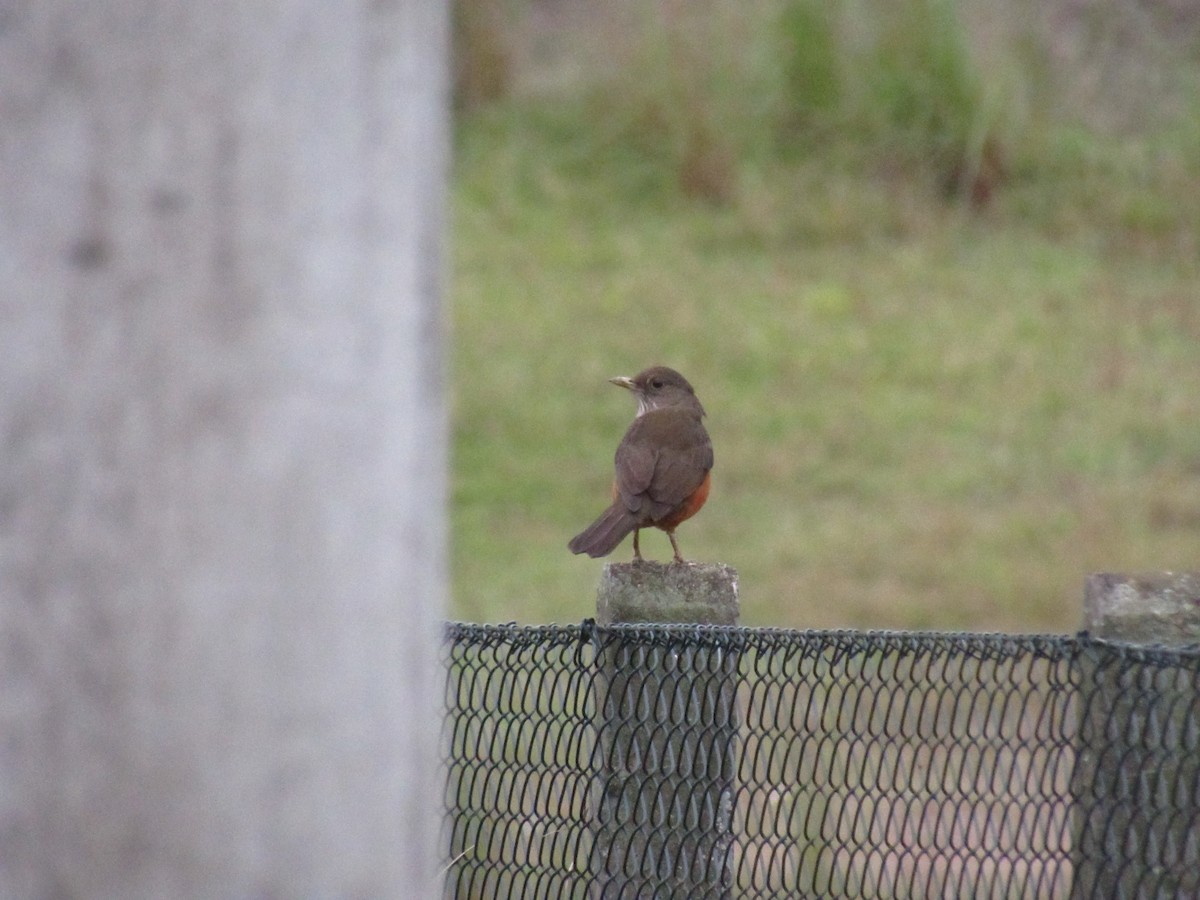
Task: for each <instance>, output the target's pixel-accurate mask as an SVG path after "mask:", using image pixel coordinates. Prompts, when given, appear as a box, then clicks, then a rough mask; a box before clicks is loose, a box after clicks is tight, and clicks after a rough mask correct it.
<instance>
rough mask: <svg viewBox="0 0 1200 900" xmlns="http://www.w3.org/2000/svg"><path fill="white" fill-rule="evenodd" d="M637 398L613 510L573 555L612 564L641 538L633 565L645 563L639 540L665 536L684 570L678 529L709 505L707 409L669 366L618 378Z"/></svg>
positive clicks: (583, 536) (577, 541) (574, 546)
mask: <svg viewBox="0 0 1200 900" xmlns="http://www.w3.org/2000/svg"><path fill="white" fill-rule="evenodd" d="M610 381H612V383H613V384H615V385H618V386H620V387H623V388H627V389H629V390H630V391H632V392H633V394H634V396H635V397H636V398H637V402H638V411H637V416H636V417H635V418H634V420H633V423H632V424H631V425H630V426H629V428H628V430H626V432H625V437H624V438H622V439H621V443H620V445H619V446H618V447H617V454H616V459H615V474H614V477H613V490H612V505H611V506H609V508H608V509H606V510H605V511H604V512H603V513H601V514H600V517H599V518H598V519H596V521H595V522H593V523H592V524H591V525H589V526H588V527H587V528H585V529H584V530H583V531H582V532H580V533H579V534H577V535H576V536H575V537H574V538H572V539H571V542H570V543H569V544H568V545H567V546H568V548H569V549H570V551H571V552H572V553H586V554H588V556H591V557H599V556H607V555H608V554H609V553H611V552H612V551H613V550H614V549H616V546H617V545H618V544H620V543H621V541H623V540H624V539H625V536H626V535H627V534H629V533H630V532H631V531H632V532H633V558H634V560H635V561H637V560H640V559H641V558H642V554H641V551H640V549H639V547H638V532H639V530H640V529H642V528H648V527H651V526H653V527H655V528H661V529H662V530H663V531H665V532H666V533H667V536H668V537H669V538H670V539H671V548H672V549H673V550H674V551H675V561H676V562H683V557H682V556H681V555H680V553H679V544H678V542H677V541H676V540H675V529H676V527H677V526H678V525H679V524H680V523H681V522H684V521H686V520H687V519H690V518H691V517H692V516H694V515H695V514H696V513H697V512H698V511H699V510H700V507H702V506H703V505H704V503H705V501H706V500H707V499H708V489H709V485H710V482H711V478H712V474H711V473H712V465H713V450H712V441H711V440H710V439H709V436H708V432H707V431H706V430H705V429H704V424H703V423H702V422H701V419H702V418H703V417H704V407H703V406H701V405H700V401H699V400H698V399H696V392H695V391H693V390H692V386H691V385H690V384H689V383H688V381H687V379H686V378H684V377H683V376H682V375H680V374H679V373H678V372H676V371H675V370H674V369H668V368H667V367H666V366H654V367H653V368H650V369H646V370H645V371H644V372H641V373H639V374H638V375H635V376H634V377H633V378H624V377H622V378H612V379H610Z"/></svg>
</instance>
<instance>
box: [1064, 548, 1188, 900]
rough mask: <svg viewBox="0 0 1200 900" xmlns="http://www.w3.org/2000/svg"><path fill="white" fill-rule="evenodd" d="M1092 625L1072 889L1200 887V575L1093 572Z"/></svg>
mask: <svg viewBox="0 0 1200 900" xmlns="http://www.w3.org/2000/svg"><path fill="white" fill-rule="evenodd" d="M1084 625H1085V627H1086V629H1087V632H1088V635H1089V636H1090V637H1091V638H1098V639H1100V640H1099V642H1098V643H1085V644H1084V650H1083V652H1082V654H1081V656H1080V659H1079V669H1078V677H1079V691H1080V700H1079V707H1080V720H1079V731H1078V736H1077V750H1076V752H1077V754H1078V756H1077V758H1076V763H1075V774H1074V779H1073V784H1072V793H1073V795H1074V798H1075V803H1076V816H1075V827H1076V830H1075V839H1074V847H1073V857H1074V862H1075V874H1074V880H1073V886H1072V897H1076V898H1091V897H1097V898H1100V897H1103V898H1107V897H1119V896H1130V897H1132V896H1158V897H1183V896H1189V897H1195V896H1200V842H1198V841H1197V839H1196V835H1195V834H1194V833H1190V832H1192V829H1193V828H1194V823H1195V821H1196V817H1195V811H1196V810H1197V809H1198V808H1200V753H1197V752H1196V748H1197V745H1198V744H1200V734H1198V733H1197V729H1198V728H1200V715H1198V710H1200V699H1198V696H1200V674H1198V673H1197V671H1196V667H1195V664H1194V656H1191V655H1181V656H1180V658H1179V660H1178V662H1177V664H1173V661H1172V659H1171V656H1170V652H1171V651H1172V650H1174V651H1180V650H1181V649H1182V648H1185V647H1189V646H1194V645H1197V644H1200V573H1194V572H1192V573H1176V572H1156V573H1150V574H1141V575H1124V574H1109V573H1102V574H1096V575H1092V576H1090V577H1089V578H1088V580H1087V587H1086V592H1085V598H1084ZM1109 642H1111V643H1112V644H1117V643H1120V644H1126V645H1127V644H1142V645H1145V646H1146V651H1147V656H1146V659H1145V661H1144V662H1139V661H1137V660H1136V659H1134V660H1133V661H1131V660H1130V658H1129V654H1128V652H1127V651H1126V652H1123V653H1118V652H1117V650H1116V648H1114V647H1112V646H1110V644H1109ZM1163 651H1166V653H1164V652H1163Z"/></svg>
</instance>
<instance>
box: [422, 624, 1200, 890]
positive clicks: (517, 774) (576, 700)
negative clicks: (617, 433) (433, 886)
mask: <svg viewBox="0 0 1200 900" xmlns="http://www.w3.org/2000/svg"><path fill="white" fill-rule="evenodd" d="M445 666H446V682H445V690H446V695H445V696H446V704H447V715H446V718H445V726H444V734H443V753H444V765H445V773H446V782H445V787H446V795H445V801H446V810H447V813H446V819H445V832H444V835H443V844H442V846H443V849H444V851H445V853H446V860H445V896H446V897H454V898H489V900H491V898H545V900H559V898H580V900H582V898H588V900H593V898H603V900H618V898H620V900H634V898H636V900H643V898H671V900H685V898H686V900H692V898H731V900H732V898H796V897H814V898H815V897H820V898H841V897H847V898H1006V900H1007V898H1017V897H1031V898H1043V897H1045V898H1059V897H1062V898H1068V897H1070V898H1087V897H1095V898H1103V900H1111V898H1118V897H1130V898H1134V897H1137V898H1185V897H1200V648H1187V649H1183V650H1168V649H1162V648H1145V647H1132V646H1123V645H1117V644H1110V643H1105V642H1101V641H1096V640H1092V639H1089V638H1088V637H1087V636H1086V635H1079V636H1053V637H1040V636H1030V637H1012V636H1001V635H946V634H871V633H866V634H864V633H849V632H793V631H778V630H753V629H744V628H712V627H679V626H653V627H633V626H617V627H612V628H599V627H596V626H594V625H593V624H592V623H591V622H584V623H583V624H582V625H580V626H573V627H536V628H527V627H517V626H499V627H490V626H474V625H452V626H449V627H448V630H447V634H446V644H445Z"/></svg>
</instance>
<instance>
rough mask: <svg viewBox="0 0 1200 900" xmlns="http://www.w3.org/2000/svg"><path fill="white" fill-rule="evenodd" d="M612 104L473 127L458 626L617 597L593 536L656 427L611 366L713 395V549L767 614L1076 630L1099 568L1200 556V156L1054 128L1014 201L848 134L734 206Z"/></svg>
mask: <svg viewBox="0 0 1200 900" xmlns="http://www.w3.org/2000/svg"><path fill="white" fill-rule="evenodd" d="M590 98H591V99H588V97H580V96H571V97H550V98H545V97H542V98H530V97H517V98H515V99H513V100H510V101H505V102H503V103H500V104H497V105H494V106H492V107H489V108H485V109H483V110H481V111H478V112H476V113H475V114H473V115H471V116H470V117H469V118H466V119H464V120H462V121H461V122H460V126H459V134H458V140H457V159H456V166H457V171H456V177H455V182H454V191H453V232H452V246H453V263H452V276H453V277H452V282H451V288H452V289H451V313H452V322H453V332H452V333H453V347H452V355H453V364H454V365H453V368H454V381H453V418H454V461H453V506H452V528H453V558H452V559H453V579H454V581H453V589H454V591H453V593H454V596H453V605H452V609H451V614H452V615H453V616H454V617H456V618H461V619H468V620H480V621H508V620H518V621H522V622H548V621H557V622H571V621H578V620H579V619H582V618H584V617H586V616H589V615H592V614H593V613H594V587H595V583H596V580H597V577H598V575H599V570H600V567H601V563H600V562H599V561H592V560H589V559H587V558H579V557H573V556H572V555H571V554H570V553H569V552H568V551H567V550H566V542H567V540H568V538H570V537H571V535H573V534H574V533H575V532H576V531H578V530H580V529H581V528H582V527H583V526H585V525H586V524H587V523H588V522H589V521H590V520H591V519H592V518H593V517H594V516H595V515H596V514H598V513H599V512H600V510H601V509H602V508H603V507H604V505H605V504H606V502H607V498H608V486H609V481H610V478H611V465H612V452H613V450H614V448H615V447H616V444H617V442H618V440H619V439H620V437H621V434H622V432H623V430H624V428H625V426H626V425H627V423H628V421H629V419H630V418H631V417H632V414H633V409H632V406H631V404H630V402H629V398H628V396H627V395H625V394H624V393H623V392H619V391H617V390H614V389H613V388H612V387H611V386H609V385H608V384H606V382H605V379H606V378H607V377H609V376H611V375H617V374H633V373H634V372H635V371H637V370H638V369H640V368H642V367H644V366H646V365H649V364H652V363H664V364H668V365H672V366H675V367H677V368H679V369H680V370H681V371H683V372H684V373H685V374H686V375H687V376H688V378H689V379H690V380H691V381H692V382H693V384H694V385H695V386H696V388H697V391H698V393H699V395H700V397H701V399H702V400H703V402H704V404H705V406H706V408H707V410H708V412H709V420H708V426H709V430H710V432H711V433H712V437H713V442H714V446H715V450H716V468H715V470H714V485H713V491H712V495H711V498H710V501H709V504H708V506H707V507H706V508H705V509H704V511H703V512H702V513H701V514H700V515H699V516H697V517H696V518H695V519H694V520H692V521H690V522H688V523H687V524H685V525H684V526H682V527H681V528H680V531H679V538H680V543H681V546H682V548H683V551H684V553H685V555H686V556H688V557H689V558H692V559H697V560H709V561H721V562H726V563H728V564H730V565H732V566H734V567H736V568H737V569H738V571H739V573H740V585H741V594H742V604H743V621H744V622H745V623H747V624H757V625H781V626H794V627H810V626H811V627H828V626H852V627H864V628H875V627H879V628H884V627H887V628H890V627H901V628H934V629H959V628H968V629H975V630H986V629H1003V630H1016V631H1031V630H1042V629H1049V630H1071V629H1073V628H1075V627H1077V625H1078V622H1079V618H1080V603H1081V595H1082V589H1083V579H1084V576H1085V574H1086V573H1088V572H1090V571H1096V570H1132V569H1189V568H1190V569H1194V568H1196V567H1197V566H1198V565H1200V424H1198V423H1200V244H1198V237H1197V234H1198V230H1200V199H1198V197H1200V175H1198V174H1197V173H1200V165H1198V164H1197V160H1196V159H1195V158H1194V157H1191V158H1189V157H1188V152H1189V151H1188V150H1187V149H1186V148H1187V147H1189V146H1190V144H1189V143H1188V142H1187V141H1185V140H1182V139H1180V140H1177V141H1176V142H1175V143H1173V144H1172V143H1170V142H1168V143H1167V144H1165V145H1162V146H1158V145H1152V144H1150V143H1149V142H1148V141H1143V142H1142V143H1138V142H1134V141H1124V142H1107V143H1105V142H1101V141H1098V140H1097V139H1096V138H1095V137H1094V136H1092V135H1090V134H1082V133H1073V132H1070V131H1068V130H1066V129H1053V130H1047V131H1045V132H1044V133H1043V134H1042V135H1041V136H1035V137H1030V138H1028V142H1027V143H1025V144H1024V145H1022V147H1021V152H1020V153H1019V154H1018V157H1019V158H1018V164H1017V165H1016V167H1015V171H1014V173H1013V176H1012V180H1011V183H1009V184H1007V185H1005V187H1004V189H1003V190H1002V191H1000V192H998V194H997V195H996V199H995V201H994V202H993V203H992V204H991V205H990V206H989V207H988V208H987V209H985V210H983V211H982V212H980V213H972V212H970V211H969V210H967V209H966V208H965V207H964V206H963V205H962V204H955V203H947V202H946V201H945V199H944V198H943V197H942V196H940V195H939V194H938V193H937V191H936V190H930V189H929V187H928V185H923V184H922V183H921V181H920V179H919V178H910V177H904V176H902V175H900V176H897V175H893V174H889V173H887V172H880V171H878V170H877V169H874V168H872V167H870V166H863V165H860V164H858V163H849V162H847V161H846V160H847V157H844V156H841V155H839V154H837V153H836V152H834V151H833V150H830V152H827V153H815V154H809V155H807V156H805V157H803V158H801V159H791V160H788V161H786V162H785V161H780V160H771V159H762V158H753V159H743V160H742V162H741V163H739V165H738V170H737V190H736V191H735V192H734V193H733V194H732V195H731V199H730V200H729V201H728V202H726V203H724V204H717V205H714V204H713V203H710V202H705V201H703V200H696V199H688V198H687V197H686V196H685V195H684V194H683V193H682V192H681V191H680V190H679V187H678V183H677V179H676V177H675V172H674V170H673V166H674V165H675V160H673V158H672V157H671V156H670V155H669V154H667V155H656V154H655V152H654V151H653V147H651V146H644V145H639V143H638V141H636V140H633V139H631V132H630V130H629V127H628V126H629V121H628V120H625V121H622V120H620V118H619V117H613V116H608V115H604V113H605V111H606V109H608V107H606V106H605V103H606V100H605V98H603V97H600V98H597V96H596V95H594V94H593V95H590ZM607 102H611V98H609V100H608V101H607ZM1164 147H1165V149H1164ZM1173 148H1174V149H1173ZM1180 148H1182V149H1180ZM643 549H644V551H646V552H647V553H648V555H650V556H652V557H657V558H660V559H662V558H669V553H670V547H669V544H668V543H667V540H666V538H665V536H663V535H661V534H658V533H656V532H655V533H649V534H647V535H646V536H645V540H644V542H643ZM628 555H629V547H628V542H627V543H626V545H624V546H622V547H621V548H619V549H618V551H617V552H616V554H614V558H617V559H626V558H628Z"/></svg>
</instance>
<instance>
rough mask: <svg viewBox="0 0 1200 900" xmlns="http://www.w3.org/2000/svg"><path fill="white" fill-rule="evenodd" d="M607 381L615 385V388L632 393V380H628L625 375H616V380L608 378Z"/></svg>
mask: <svg viewBox="0 0 1200 900" xmlns="http://www.w3.org/2000/svg"><path fill="white" fill-rule="evenodd" d="M608 380H609V381H611V382H612V383H613V384H615V385H616V386H617V387H623V388H625V390H627V391H632V390H633V389H634V385H633V379H632V378H629V377H627V376H625V375H618V376H617V377H616V378H610V379H608Z"/></svg>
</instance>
